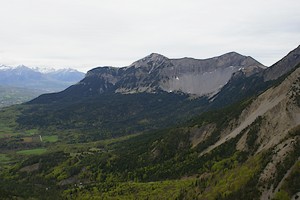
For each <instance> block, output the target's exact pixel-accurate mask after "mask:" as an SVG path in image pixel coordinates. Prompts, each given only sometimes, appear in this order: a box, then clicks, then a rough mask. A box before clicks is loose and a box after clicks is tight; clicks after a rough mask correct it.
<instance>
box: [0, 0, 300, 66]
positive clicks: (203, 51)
mask: <svg viewBox="0 0 300 200" xmlns="http://www.w3.org/2000/svg"><path fill="white" fill-rule="evenodd" d="M0 3H1V7H0V24H1V31H0V44H1V46H0V58H1V59H0V63H2V64H10V65H14V64H25V65H34V66H37V65H38V66H51V67H69V66H71V67H76V68H78V69H81V70H84V71H86V70H87V69H90V68H92V67H95V66H101V65H113V66H119V67H121V66H125V65H129V64H131V63H132V62H133V61H135V60H136V59H139V58H141V57H144V56H146V55H147V54H150V53H151V52H158V53H161V54H164V55H166V56H167V57H171V58H173V57H184V56H189V57H195V58H207V57H212V56H217V55H220V54H223V53H226V52H228V51H237V52H240V53H242V54H245V55H250V56H252V57H254V58H256V59H257V60H259V61H260V62H262V63H264V64H266V65H271V64H273V63H274V62H276V61H277V60H278V59H280V58H281V57H283V56H284V55H285V54H286V53H288V52H289V51H290V50H292V49H293V48H295V47H296V46H298V45H299V44H298V42H299V39H298V38H299V35H300V34H299V33H300V26H299V24H300V14H299V12H298V8H299V7H300V2H299V1H298V0H285V1H282V0H265V1H259V0H253V1H240V0H239V1H238V0H228V1H223V0H210V1H209V0H203V1H198V0H187V1H179V0H172V1H171V0H164V1H158V0H151V1H150V0H110V1H108V0H86V1H82V0H60V1H58V0H51V1H50V0H26V1H22V0H10V1H5V0H0Z"/></svg>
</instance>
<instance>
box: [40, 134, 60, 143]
mask: <svg viewBox="0 0 300 200" xmlns="http://www.w3.org/2000/svg"><path fill="white" fill-rule="evenodd" d="M42 140H43V142H57V141H58V136H57V135H51V136H48V135H46V136H42Z"/></svg>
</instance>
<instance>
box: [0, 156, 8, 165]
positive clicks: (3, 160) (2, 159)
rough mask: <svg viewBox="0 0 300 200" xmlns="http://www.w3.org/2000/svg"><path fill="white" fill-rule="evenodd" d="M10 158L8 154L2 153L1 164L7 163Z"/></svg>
mask: <svg viewBox="0 0 300 200" xmlns="http://www.w3.org/2000/svg"><path fill="white" fill-rule="evenodd" d="M9 160H10V158H9V157H7V155H6V154H0V164H1V163H6V162H8V161H9Z"/></svg>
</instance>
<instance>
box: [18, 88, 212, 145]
mask: <svg viewBox="0 0 300 200" xmlns="http://www.w3.org/2000/svg"><path fill="white" fill-rule="evenodd" d="M207 104H208V100H207V98H198V99H190V98H189V97H188V96H186V95H180V94H169V93H158V94H149V93H138V94H128V95H122V94H114V93H112V94H110V93H108V94H102V95H98V96H95V97H93V96H92V97H82V98H77V99H76V98H74V99H73V100H72V101H70V100H65V101H64V102H62V101H59V102H52V103H48V104H43V103H40V104H34V103H31V104H29V105H24V107H25V109H24V110H23V111H22V113H21V115H20V116H19V117H18V118H17V123H18V128H19V129H33V128H38V129H40V130H41V131H47V130H56V131H57V132H60V131H66V130H76V132H81V133H80V134H81V135H80V138H81V139H80V140H78V141H73V142H86V141H93V140H96V139H104V138H111V137H119V136H122V135H128V134H133V133H138V132H144V131H148V130H155V129H158V128H162V127H168V126H170V125H174V124H178V123H180V122H182V121H185V120H187V119H189V118H190V117H191V116H193V115H195V114H198V113H200V112H202V111H203V110H204V109H205V106H206V105H207ZM71 138H72V136H71ZM69 139H70V138H69ZM70 141H72V140H69V142H70Z"/></svg>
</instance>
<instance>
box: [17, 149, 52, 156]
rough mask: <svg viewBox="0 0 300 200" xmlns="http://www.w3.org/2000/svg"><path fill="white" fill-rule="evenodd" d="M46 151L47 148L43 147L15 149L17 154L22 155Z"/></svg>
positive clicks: (38, 153)
mask: <svg viewBox="0 0 300 200" xmlns="http://www.w3.org/2000/svg"><path fill="white" fill-rule="evenodd" d="M46 151H47V149H44V148H38V149H28V150H22V151H17V154H23V155H40V154H43V153H45V152H46Z"/></svg>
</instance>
